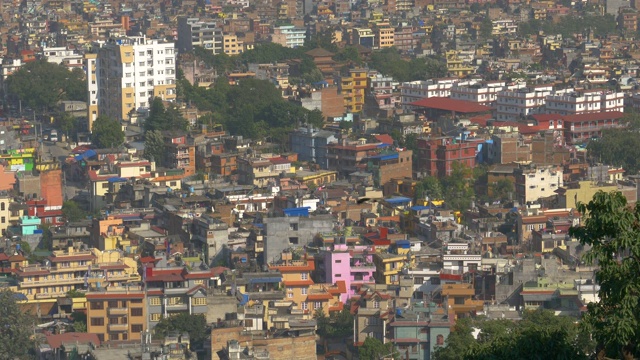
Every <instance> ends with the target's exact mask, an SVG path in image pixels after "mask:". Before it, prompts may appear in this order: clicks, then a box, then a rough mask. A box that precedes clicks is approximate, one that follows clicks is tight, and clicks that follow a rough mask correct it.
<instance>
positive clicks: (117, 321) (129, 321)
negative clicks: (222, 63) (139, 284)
mask: <svg viewBox="0 0 640 360" xmlns="http://www.w3.org/2000/svg"><path fill="white" fill-rule="evenodd" d="M146 311H147V310H146V306H145V304H144V292H143V291H142V290H133V291H130V290H128V289H125V288H120V289H118V290H111V291H104V292H92V293H88V294H87V332H88V333H91V334H96V335H98V338H99V339H100V342H103V341H114V342H117V341H132V340H138V341H139V340H140V339H141V335H142V332H143V331H144V330H145V327H146V325H145V324H146V321H145V320H146Z"/></svg>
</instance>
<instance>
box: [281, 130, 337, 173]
mask: <svg viewBox="0 0 640 360" xmlns="http://www.w3.org/2000/svg"><path fill="white" fill-rule="evenodd" d="M336 141H337V139H336V135H335V133H333V132H331V131H327V130H318V129H315V128H313V127H300V128H299V129H298V130H296V131H294V132H291V133H290V134H289V142H290V144H291V151H293V152H295V153H297V154H298V160H300V161H312V162H314V163H316V164H318V165H320V167H321V168H322V169H328V166H329V163H328V159H327V145H329V144H331V143H335V142H336Z"/></svg>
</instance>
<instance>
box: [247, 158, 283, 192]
mask: <svg viewBox="0 0 640 360" xmlns="http://www.w3.org/2000/svg"><path fill="white" fill-rule="evenodd" d="M237 162H238V184H241V185H254V186H258V187H266V186H267V185H268V184H269V183H270V182H272V181H274V180H275V179H276V178H278V177H280V175H281V174H288V173H289V172H291V171H292V169H291V161H290V160H287V159H286V158H283V157H272V158H238V159H237ZM294 170H295V169H294Z"/></svg>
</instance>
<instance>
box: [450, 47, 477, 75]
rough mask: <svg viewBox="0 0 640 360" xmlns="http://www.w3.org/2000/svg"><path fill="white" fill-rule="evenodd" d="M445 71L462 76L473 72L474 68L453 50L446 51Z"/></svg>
mask: <svg viewBox="0 0 640 360" xmlns="http://www.w3.org/2000/svg"><path fill="white" fill-rule="evenodd" d="M446 58H447V71H448V72H449V73H450V74H451V75H452V76H455V77H458V78H464V77H466V76H467V75H470V74H473V73H474V72H475V69H474V68H473V67H472V66H469V65H467V64H465V63H464V61H462V60H461V59H460V58H459V57H458V52H457V51H455V50H451V51H447V53H446Z"/></svg>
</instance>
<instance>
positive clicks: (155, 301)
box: [149, 297, 160, 306]
mask: <svg viewBox="0 0 640 360" xmlns="http://www.w3.org/2000/svg"><path fill="white" fill-rule="evenodd" d="M149 305H151V306H160V298H159V297H152V298H150V299H149Z"/></svg>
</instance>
